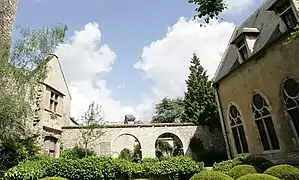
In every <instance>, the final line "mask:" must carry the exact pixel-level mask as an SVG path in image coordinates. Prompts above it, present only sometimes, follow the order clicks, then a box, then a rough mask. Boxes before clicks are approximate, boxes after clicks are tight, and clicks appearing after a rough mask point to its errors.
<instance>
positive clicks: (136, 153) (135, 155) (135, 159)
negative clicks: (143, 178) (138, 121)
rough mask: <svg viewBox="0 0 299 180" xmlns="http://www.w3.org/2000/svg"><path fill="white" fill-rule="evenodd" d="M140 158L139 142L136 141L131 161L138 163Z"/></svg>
mask: <svg viewBox="0 0 299 180" xmlns="http://www.w3.org/2000/svg"><path fill="white" fill-rule="evenodd" d="M141 160H142V152H141V145H140V143H137V144H136V145H135V146H134V149H133V154H132V161H133V162H136V163H138V162H141Z"/></svg>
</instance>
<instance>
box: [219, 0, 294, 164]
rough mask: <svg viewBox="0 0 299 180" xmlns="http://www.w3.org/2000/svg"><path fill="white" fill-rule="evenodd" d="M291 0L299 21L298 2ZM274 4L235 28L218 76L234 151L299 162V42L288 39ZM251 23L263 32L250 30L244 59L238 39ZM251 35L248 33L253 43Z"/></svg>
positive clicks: (226, 128)
mask: <svg viewBox="0 0 299 180" xmlns="http://www.w3.org/2000/svg"><path fill="white" fill-rule="evenodd" d="M281 2H283V1H281ZM284 2H288V1H284ZM290 3H291V9H292V10H293V13H294V16H293V17H295V18H294V19H295V20H296V21H297V22H298V20H299V19H298V16H297V15H298V11H296V9H297V10H298V1H295V0H294V1H292V0H291V1H290ZM273 4H274V6H275V1H266V2H265V3H264V4H263V5H262V6H261V7H260V8H259V9H258V10H257V11H256V12H255V13H253V15H252V16H250V17H249V18H248V19H247V20H246V21H245V22H244V23H243V24H242V25H241V26H240V27H238V28H237V29H236V30H235V32H234V34H233V36H232V39H231V41H230V44H229V46H228V49H227V51H226V53H225V54H224V56H223V60H222V62H221V64H220V67H219V70H218V72H217V73H216V76H215V85H216V87H217V93H216V94H217V98H218V100H219V110H220V116H221V118H222V123H223V124H222V125H223V130H224V132H225V133H224V135H225V137H226V138H227V147H229V155H231V156H232V157H234V156H237V155H239V154H252V155H256V156H264V157H266V158H269V159H270V160H272V161H273V162H275V163H285V162H288V163H296V164H297V163H299V139H298V135H299V126H298V125H299V106H298V105H299V99H298V98H299V96H298V95H299V88H298V87H299V86H298V83H299V71H298V67H299V60H298V57H299V41H298V40H293V41H291V42H289V43H285V42H287V38H288V34H289V30H288V29H287V27H286V24H285V23H286V22H285V21H283V18H282V15H280V16H281V17H280V16H279V14H278V12H276V11H274V10H273V9H275V8H277V9H278V7H274V8H273V7H272V6H273ZM294 7H297V8H294ZM273 11H274V12H273ZM245 27H246V28H257V29H258V32H256V34H254V33H250V35H253V37H255V42H254V43H253V44H254V46H253V50H250V49H247V51H248V52H247V53H248V54H249V55H248V57H247V58H242V57H240V52H239V53H238V49H237V48H238V47H236V43H234V42H233V41H234V39H236V38H238V35H239V36H242V35H241V34H242V32H240V31H242V29H244V28H245ZM246 35H247V34H246V32H245V33H244V32H243V38H245V43H248V41H247V40H246V37H247V36H246ZM241 38H242V37H241ZM246 45H247V46H248V44H246ZM296 83H297V84H296ZM287 86H288V87H287ZM287 88H288V89H287ZM290 92H291V93H290ZM287 93H289V94H288V95H286V94H287ZM290 94H292V95H290ZM292 103H293V104H292ZM290 106H292V107H290ZM242 131H243V132H244V133H243V132H242ZM242 134H243V135H244V137H242ZM246 144H247V145H246Z"/></svg>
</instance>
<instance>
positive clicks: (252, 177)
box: [238, 173, 279, 180]
mask: <svg viewBox="0 0 299 180" xmlns="http://www.w3.org/2000/svg"><path fill="white" fill-rule="evenodd" d="M238 180H279V179H278V178H277V177H274V176H270V175H268V174H257V173H255V174H247V175H245V176H242V177H240V178H239V179H238Z"/></svg>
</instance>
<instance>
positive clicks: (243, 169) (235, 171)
mask: <svg viewBox="0 0 299 180" xmlns="http://www.w3.org/2000/svg"><path fill="white" fill-rule="evenodd" d="M253 173H256V169H255V168H254V167H253V166H252V165H238V166H235V167H233V168H232V169H231V170H229V171H228V175H229V176H230V177H232V178H234V179H238V178H239V177H241V176H244V175H247V174H253Z"/></svg>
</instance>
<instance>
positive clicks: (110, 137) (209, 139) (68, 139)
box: [62, 123, 224, 158]
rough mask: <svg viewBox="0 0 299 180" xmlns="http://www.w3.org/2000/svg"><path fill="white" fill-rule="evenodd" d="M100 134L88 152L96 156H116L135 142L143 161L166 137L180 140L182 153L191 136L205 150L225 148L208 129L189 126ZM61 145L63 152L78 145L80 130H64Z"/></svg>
mask: <svg viewBox="0 0 299 180" xmlns="http://www.w3.org/2000/svg"><path fill="white" fill-rule="evenodd" d="M103 131H104V132H105V134H104V135H103V136H102V137H101V138H99V139H98V140H97V141H96V142H94V143H93V144H92V146H91V147H92V148H91V149H93V150H94V151H95V152H96V153H97V154H100V155H107V156H113V155H114V156H116V155H118V154H119V152H120V151H121V150H122V149H124V148H127V147H130V146H132V144H130V142H131V143H132V141H131V140H134V139H135V140H137V141H138V142H139V143H140V145H141V150H142V156H143V158H145V157H155V143H156V140H157V139H158V137H159V136H160V135H162V134H165V133H169V134H172V135H174V136H176V137H178V139H180V141H181V142H182V144H183V150H184V153H186V152H187V150H188V147H189V143H190V139H191V138H192V137H193V136H198V137H199V138H200V139H201V140H203V145H204V147H206V148H208V149H211V148H215V149H218V150H223V147H224V143H223V141H221V140H222V137H221V134H220V133H218V134H219V135H220V136H217V135H216V134H217V133H216V134H215V133H213V134H212V133H211V132H210V131H209V128H207V127H203V126H194V125H192V124H188V123H187V124H185V123H173V124H145V125H140V124H132V125H130V124H128V125H110V126H109V125H106V126H105V127H104V129H103ZM124 136H126V137H124ZM216 137H218V139H217V138H216ZM62 141H63V147H64V148H72V147H74V146H76V145H80V129H79V127H78V126H75V127H73V126H68V127H67V126H66V127H63V133H62ZM216 142H217V143H216Z"/></svg>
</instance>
